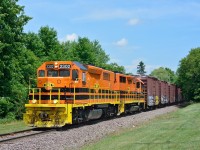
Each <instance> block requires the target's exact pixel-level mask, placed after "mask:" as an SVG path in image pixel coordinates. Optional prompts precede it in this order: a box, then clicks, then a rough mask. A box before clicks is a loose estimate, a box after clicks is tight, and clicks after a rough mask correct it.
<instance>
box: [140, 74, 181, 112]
mask: <svg viewBox="0 0 200 150" xmlns="http://www.w3.org/2000/svg"><path fill="white" fill-rule="evenodd" d="M137 77H138V78H139V79H141V80H142V81H143V83H144V85H143V86H144V87H143V92H144V96H145V102H146V108H147V109H152V108H156V107H162V106H166V105H171V104H175V103H178V102H181V101H182V94H181V89H180V88H178V87H177V86H176V85H175V84H170V83H168V82H166V81H161V80H158V79H157V78H155V77H151V76H137Z"/></svg>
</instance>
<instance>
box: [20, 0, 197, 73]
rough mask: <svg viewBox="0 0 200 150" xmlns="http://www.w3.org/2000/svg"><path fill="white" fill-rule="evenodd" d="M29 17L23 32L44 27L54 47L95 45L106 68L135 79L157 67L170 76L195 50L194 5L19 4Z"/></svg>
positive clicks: (152, 1) (171, 0)
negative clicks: (140, 69)
mask: <svg viewBox="0 0 200 150" xmlns="http://www.w3.org/2000/svg"><path fill="white" fill-rule="evenodd" d="M18 4H20V5H23V6H25V14H26V15H28V16H30V17H33V19H32V20H31V21H29V23H28V24H27V25H26V26H25V32H28V31H31V32H36V33H37V32H38V30H39V29H40V27H41V26H46V25H48V26H49V27H52V28H54V29H55V30H56V31H57V33H58V39H59V40H60V41H66V40H76V39H77V37H78V36H80V37H88V38H89V39H90V40H91V41H94V40H98V41H99V43H100V45H101V46H102V48H103V49H104V50H105V52H106V53H107V54H109V56H110V59H111V60H110V61H111V62H117V63H118V64H119V65H123V66H124V67H125V68H126V71H127V72H132V73H133V74H135V73H136V70H137V69H136V68H137V65H138V63H139V61H143V62H144V64H145V65H146V71H147V73H150V72H151V71H152V70H153V69H156V68H158V67H168V68H170V69H172V70H173V71H176V69H177V68H178V65H179V61H180V60H181V59H182V58H183V57H185V56H187V54H188V53H189V51H190V50H191V49H192V48H196V47H199V46H200V0H101V1H100V0H99V1H94V0H73V1H72V0H59V1H58V0H42V1H41V0H28V1H27V0H19V2H18Z"/></svg>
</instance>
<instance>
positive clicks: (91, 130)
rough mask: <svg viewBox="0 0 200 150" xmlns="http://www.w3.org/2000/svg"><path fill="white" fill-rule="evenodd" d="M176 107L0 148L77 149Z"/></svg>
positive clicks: (27, 139) (102, 122)
mask: <svg viewBox="0 0 200 150" xmlns="http://www.w3.org/2000/svg"><path fill="white" fill-rule="evenodd" d="M177 109H178V107H177V106H169V107H165V108H160V109H156V110H153V111H147V112H142V113H138V114H134V115H128V116H125V117H120V118H114V119H110V120H104V121H101V122H96V123H93V124H88V125H83V126H80V127H78V128H71V129H68V130H64V131H53V132H49V133H47V134H43V135H37V136H34V137H28V138H24V139H19V140H16V141H13V142H10V143H6V144H0V150H35V149H37V150H65V149H79V148H80V147H81V146H83V145H85V144H88V143H91V142H94V141H97V140H98V139H101V138H103V137H105V136H106V135H108V134H110V133H112V132H114V131H117V130H119V129H122V128H127V127H134V126H138V125H140V124H141V123H143V122H145V121H148V120H150V119H153V118H155V117H157V116H160V115H162V114H166V113H169V112H172V111H175V110H177Z"/></svg>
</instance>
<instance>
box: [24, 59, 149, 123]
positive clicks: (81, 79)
mask: <svg viewBox="0 0 200 150" xmlns="http://www.w3.org/2000/svg"><path fill="white" fill-rule="evenodd" d="M142 84H143V82H142V81H141V80H140V79H138V78H136V77H134V76H130V75H125V74H121V73H114V72H112V71H108V70H105V69H102V68H99V67H95V66H92V65H84V64H81V63H79V62H76V61H50V62H45V63H43V64H42V65H41V66H40V67H39V68H38V70H37V88H30V89H29V104H26V105H25V107H26V113H25V114H24V121H25V123H26V124H28V125H32V126H35V127H61V126H64V125H65V124H73V123H79V122H84V121H88V120H92V119H98V118H101V117H110V116H114V115H119V114H121V113H127V112H129V113H132V112H134V111H138V110H140V109H143V108H145V99H144V94H143V93H142V91H143V89H142Z"/></svg>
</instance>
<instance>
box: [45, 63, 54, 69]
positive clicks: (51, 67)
mask: <svg viewBox="0 0 200 150" xmlns="http://www.w3.org/2000/svg"><path fill="white" fill-rule="evenodd" d="M46 68H47V69H53V68H54V65H52V64H50V65H46Z"/></svg>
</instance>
